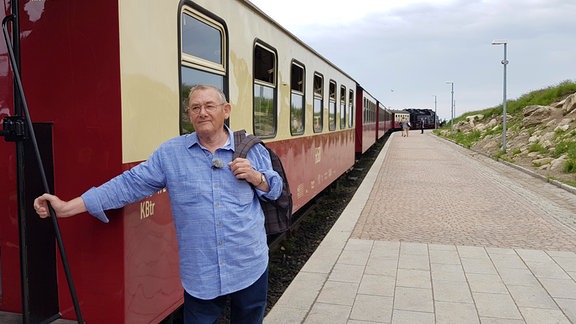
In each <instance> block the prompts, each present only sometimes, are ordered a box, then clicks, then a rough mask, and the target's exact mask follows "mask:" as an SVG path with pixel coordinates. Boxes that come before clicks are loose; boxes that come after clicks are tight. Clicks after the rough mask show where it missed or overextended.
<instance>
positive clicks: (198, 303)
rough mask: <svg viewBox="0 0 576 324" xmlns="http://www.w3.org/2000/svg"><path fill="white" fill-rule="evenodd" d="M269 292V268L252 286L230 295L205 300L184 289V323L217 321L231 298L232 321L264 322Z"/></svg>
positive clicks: (207, 323) (199, 323)
mask: <svg viewBox="0 0 576 324" xmlns="http://www.w3.org/2000/svg"><path fill="white" fill-rule="evenodd" d="M267 294H268V269H266V271H264V273H263V274H262V276H260V278H259V279H258V280H256V282H255V283H253V284H252V285H251V286H249V287H247V288H244V289H242V290H239V291H237V292H233V293H231V294H229V295H224V296H220V297H216V298H214V299H210V300H203V299H199V298H195V297H192V296H191V295H189V294H188V293H187V292H186V291H184V324H213V323H216V321H217V320H218V318H219V317H220V316H221V315H222V312H223V311H224V309H225V308H226V303H227V300H228V298H230V322H231V323H233V324H236V323H243V324H244V323H245V324H255V323H262V321H263V320H264V312H265V311H266V296H267Z"/></svg>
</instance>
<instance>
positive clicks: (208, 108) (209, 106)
mask: <svg viewBox="0 0 576 324" xmlns="http://www.w3.org/2000/svg"><path fill="white" fill-rule="evenodd" d="M223 105H225V103H221V104H219V105H215V104H207V105H198V106H191V107H190V111H191V112H192V113H193V114H194V115H198V114H199V113H200V111H201V110H202V107H204V109H205V110H206V112H208V113H213V112H215V111H216V109H217V108H218V107H220V106H223Z"/></svg>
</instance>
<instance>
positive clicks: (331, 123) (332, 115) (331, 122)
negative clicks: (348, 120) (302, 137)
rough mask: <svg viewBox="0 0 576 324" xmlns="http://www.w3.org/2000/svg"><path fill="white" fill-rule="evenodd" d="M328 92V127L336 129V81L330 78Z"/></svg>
mask: <svg viewBox="0 0 576 324" xmlns="http://www.w3.org/2000/svg"><path fill="white" fill-rule="evenodd" d="M328 94H329V100H330V101H329V104H328V105H329V111H328V129H329V130H331V131H333V130H336V82H334V81H332V80H330V87H329V89H328Z"/></svg>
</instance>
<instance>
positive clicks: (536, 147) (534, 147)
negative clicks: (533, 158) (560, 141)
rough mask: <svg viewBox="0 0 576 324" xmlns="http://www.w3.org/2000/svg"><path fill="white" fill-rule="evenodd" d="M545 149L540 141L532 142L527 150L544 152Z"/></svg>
mask: <svg viewBox="0 0 576 324" xmlns="http://www.w3.org/2000/svg"><path fill="white" fill-rule="evenodd" d="M546 151H547V149H546V148H545V147H544V146H542V144H540V143H534V144H532V145H530V146H529V147H528V152H539V153H546Z"/></svg>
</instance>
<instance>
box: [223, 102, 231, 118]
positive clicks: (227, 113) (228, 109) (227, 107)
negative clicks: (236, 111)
mask: <svg viewBox="0 0 576 324" xmlns="http://www.w3.org/2000/svg"><path fill="white" fill-rule="evenodd" d="M230 112H232V105H231V104H229V103H227V104H225V105H224V114H225V116H226V117H225V119H228V118H230Z"/></svg>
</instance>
